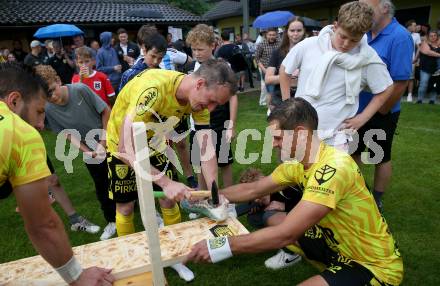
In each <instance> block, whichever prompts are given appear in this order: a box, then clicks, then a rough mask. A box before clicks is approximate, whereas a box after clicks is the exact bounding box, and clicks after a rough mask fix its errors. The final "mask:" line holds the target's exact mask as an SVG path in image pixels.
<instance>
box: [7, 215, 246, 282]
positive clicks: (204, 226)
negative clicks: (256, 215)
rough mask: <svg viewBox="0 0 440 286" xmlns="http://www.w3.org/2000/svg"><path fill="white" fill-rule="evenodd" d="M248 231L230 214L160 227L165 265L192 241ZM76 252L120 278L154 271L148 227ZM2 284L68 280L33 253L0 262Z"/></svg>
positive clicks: (84, 260)
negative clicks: (145, 229) (147, 232)
mask: <svg viewBox="0 0 440 286" xmlns="http://www.w3.org/2000/svg"><path fill="white" fill-rule="evenodd" d="M246 233H248V231H247V230H246V228H245V227H244V226H243V225H242V224H241V223H240V222H239V221H238V220H237V219H235V218H228V219H227V220H226V221H224V222H222V223H216V222H215V221H213V220H210V219H208V218H201V219H197V220H193V221H187V222H183V223H179V224H175V225H170V226H166V227H163V228H160V229H159V237H160V244H161V250H162V265H163V267H168V266H170V265H173V264H175V263H177V262H181V261H182V260H183V259H184V258H185V256H186V255H187V254H188V253H189V252H190V250H191V247H192V245H193V244H195V243H197V242H199V241H200V240H203V239H207V238H212V237H214V234H215V236H225V235H228V236H231V235H238V234H246ZM73 252H74V253H75V256H76V257H77V259H78V260H79V261H80V263H81V265H82V266H83V267H84V268H87V267H90V266H99V267H105V268H112V269H113V271H112V273H113V275H115V277H116V279H117V280H119V279H124V278H130V279H135V278H139V277H141V278H142V275H141V276H139V277H137V276H136V275H139V274H145V273H146V272H149V271H151V263H150V259H149V256H148V253H149V252H148V244H147V237H146V234H145V231H143V232H138V233H134V234H131V235H127V236H123V237H117V238H113V239H109V240H106V241H99V242H94V243H90V244H86V245H81V246H77V247H74V248H73ZM122 282H123V281H122ZM0 285H8V286H11V285H26V286H43V285H44V286H55V285H56V286H58V285H65V283H63V281H62V280H61V278H60V277H59V276H58V274H57V273H56V272H55V271H54V270H53V268H52V267H51V266H50V265H49V264H48V263H47V262H46V261H44V260H43V258H42V257H41V256H34V257H29V258H24V259H20V260H16V261H12V262H7V263H4V264H0ZM115 285H116V284H115ZM119 285H120V286H122V285H124V284H119ZM125 285H131V286H133V285H136V284H125ZM125 285H124V286H125ZM142 285H145V284H142Z"/></svg>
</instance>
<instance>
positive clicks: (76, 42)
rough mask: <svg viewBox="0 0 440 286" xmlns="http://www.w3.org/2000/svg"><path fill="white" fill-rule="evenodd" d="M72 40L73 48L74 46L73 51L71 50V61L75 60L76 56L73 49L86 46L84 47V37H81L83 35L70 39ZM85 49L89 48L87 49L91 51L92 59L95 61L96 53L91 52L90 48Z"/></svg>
mask: <svg viewBox="0 0 440 286" xmlns="http://www.w3.org/2000/svg"><path fill="white" fill-rule="evenodd" d="M72 40H73V46H74V49H73V51H72V54H71V55H70V58H71V59H75V58H76V56H75V49H77V48H81V47H83V46H86V45H85V43H84V36H83V35H78V36H74V37H73V38H72ZM86 47H87V46H86ZM87 48H89V49H90V50H91V52H92V54H93V59H95V58H96V54H97V52H95V50H93V49H92V48H90V47H87ZM66 51H67V50H66Z"/></svg>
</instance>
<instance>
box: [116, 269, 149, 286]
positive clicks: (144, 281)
mask: <svg viewBox="0 0 440 286" xmlns="http://www.w3.org/2000/svg"><path fill="white" fill-rule="evenodd" d="M113 286H153V275H152V274H151V272H147V273H141V274H138V275H134V276H132V277H127V278H123V279H120V280H118V281H115V282H114V283H113Z"/></svg>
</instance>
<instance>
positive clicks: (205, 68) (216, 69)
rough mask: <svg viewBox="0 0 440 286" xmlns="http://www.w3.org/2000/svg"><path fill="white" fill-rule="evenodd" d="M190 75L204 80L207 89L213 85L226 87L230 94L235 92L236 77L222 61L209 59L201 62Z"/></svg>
mask: <svg viewBox="0 0 440 286" xmlns="http://www.w3.org/2000/svg"><path fill="white" fill-rule="evenodd" d="M192 75H194V76H197V77H201V78H204V79H205V80H206V86H207V87H208V88H209V87H211V86H212V85H215V84H219V85H227V86H228V88H229V90H230V92H231V94H235V93H236V92H237V77H236V76H235V73H234V72H233V71H232V69H231V67H230V66H229V64H228V63H227V62H226V61H224V60H223V59H209V60H207V61H205V62H203V64H201V65H200V68H199V69H198V70H197V71H195V72H194V73H193V74H192Z"/></svg>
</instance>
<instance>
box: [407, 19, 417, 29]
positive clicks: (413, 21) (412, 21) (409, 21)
mask: <svg viewBox="0 0 440 286" xmlns="http://www.w3.org/2000/svg"><path fill="white" fill-rule="evenodd" d="M413 23H414V24H416V20H414V19H411V20H408V21H406V23H405V27H406V28H408V27H409V26H411V25H412V24H413Z"/></svg>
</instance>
